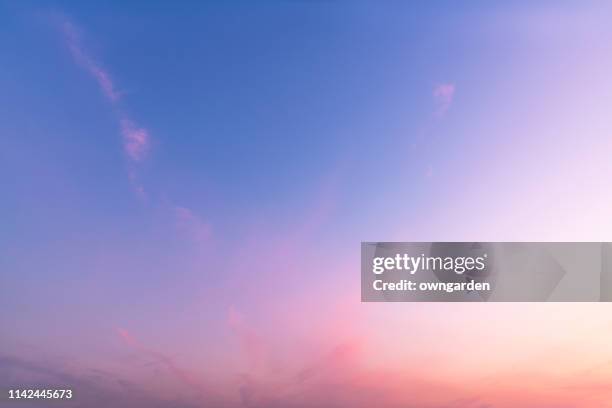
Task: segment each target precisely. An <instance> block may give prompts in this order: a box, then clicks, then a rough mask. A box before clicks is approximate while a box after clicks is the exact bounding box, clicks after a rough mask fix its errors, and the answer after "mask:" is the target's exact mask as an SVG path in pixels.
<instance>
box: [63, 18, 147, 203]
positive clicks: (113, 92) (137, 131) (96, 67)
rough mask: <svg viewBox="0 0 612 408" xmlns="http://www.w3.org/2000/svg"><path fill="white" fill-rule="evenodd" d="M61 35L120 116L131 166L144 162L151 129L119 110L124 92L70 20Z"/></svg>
mask: <svg viewBox="0 0 612 408" xmlns="http://www.w3.org/2000/svg"><path fill="white" fill-rule="evenodd" d="M60 27H61V32H62V34H63V36H64V40H65V42H66V45H67V47H68V49H69V50H70V54H71V55H72V57H73V59H74V62H75V63H76V64H77V65H79V66H80V67H82V68H83V69H84V70H85V71H86V72H88V73H89V74H90V75H91V77H92V78H93V79H95V80H96V82H97V83H98V86H99V87H100V90H101V92H102V94H103V95H104V96H105V98H106V99H107V100H108V101H109V102H110V103H111V105H112V106H113V107H114V108H115V109H116V110H117V112H118V113H119V127H120V130H121V136H122V139H123V150H124V152H125V154H126V156H127V158H128V159H129V160H130V162H131V163H137V162H140V161H142V160H143V159H144V158H145V157H146V155H147V153H148V151H149V150H150V146H151V136H150V133H149V131H148V130H147V129H145V128H144V127H142V126H139V125H137V124H136V122H135V121H134V120H133V119H132V118H131V117H130V116H129V115H128V114H127V113H125V111H124V110H123V109H122V108H121V107H120V106H119V101H120V99H121V92H119V91H118V90H117V86H116V84H115V81H114V80H113V78H112V76H111V74H110V73H109V72H108V71H107V70H106V69H104V68H103V66H102V64H101V63H100V62H98V61H97V60H96V58H94V57H93V56H92V55H91V53H90V52H89V51H88V50H87V49H86V47H85V46H84V44H83V41H82V39H81V34H80V30H79V29H78V27H77V26H76V25H75V24H74V23H73V22H72V21H70V20H69V19H68V18H66V17H63V18H62V19H61V20H60ZM134 174H135V172H133V171H131V172H130V181H131V182H132V183H133V184H134V185H135V188H136V190H137V192H139V194H140V193H142V192H143V187H142V186H141V185H139V184H138V183H136V182H135V180H134Z"/></svg>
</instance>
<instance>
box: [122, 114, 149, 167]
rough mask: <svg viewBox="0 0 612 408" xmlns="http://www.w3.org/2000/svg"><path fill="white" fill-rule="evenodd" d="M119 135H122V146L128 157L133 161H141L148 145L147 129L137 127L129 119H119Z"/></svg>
mask: <svg viewBox="0 0 612 408" xmlns="http://www.w3.org/2000/svg"><path fill="white" fill-rule="evenodd" d="M121 135H122V136H123V147H124V149H125V153H126V154H127V155H128V157H129V158H130V159H131V160H133V161H135V162H138V161H141V160H142V159H143V158H144V157H145V155H146V153H147V151H148V150H149V145H150V136H149V132H148V131H147V129H145V128H142V127H138V126H137V125H136V124H134V122H132V121H131V120H130V119H125V118H124V119H121Z"/></svg>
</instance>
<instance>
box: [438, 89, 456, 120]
mask: <svg viewBox="0 0 612 408" xmlns="http://www.w3.org/2000/svg"><path fill="white" fill-rule="evenodd" d="M454 97H455V84H451V83H445V84H438V85H436V86H435V87H434V90H433V98H434V102H435V103H436V115H438V116H442V115H444V114H445V113H446V112H447V111H448V110H449V109H450V107H451V105H452V103H453V98H454Z"/></svg>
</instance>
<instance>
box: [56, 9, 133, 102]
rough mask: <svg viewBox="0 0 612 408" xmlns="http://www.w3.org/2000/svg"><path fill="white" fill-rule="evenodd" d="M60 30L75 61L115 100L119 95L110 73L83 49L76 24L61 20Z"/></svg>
mask: <svg viewBox="0 0 612 408" xmlns="http://www.w3.org/2000/svg"><path fill="white" fill-rule="evenodd" d="M61 28H62V32H63V34H64V38H65V40H66V43H67V45H68V49H69V50H70V53H71V54H72V57H73V58H74V60H75V62H76V63H77V64H79V65H80V66H81V67H83V68H84V69H85V70H86V71H87V72H89V74H91V76H93V77H94V78H95V80H96V81H97V82H98V85H99V86H100V89H101V90H102V93H103V94H104V96H106V97H107V98H108V99H109V100H110V101H111V102H116V101H118V100H119V98H120V97H121V95H120V93H119V92H118V91H117V89H116V87H115V84H114V83H113V80H112V78H111V76H110V74H109V73H108V72H107V71H106V70H105V69H103V68H102V67H101V66H100V65H99V64H98V63H97V62H96V61H95V60H94V59H93V58H92V57H91V55H90V54H89V53H88V52H86V51H85V49H84V48H83V45H82V42H81V36H80V34H79V30H78V29H77V28H76V26H75V25H74V24H73V23H72V22H71V21H69V20H65V19H64V21H62V23H61Z"/></svg>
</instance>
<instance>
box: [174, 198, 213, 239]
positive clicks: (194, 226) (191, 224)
mask: <svg viewBox="0 0 612 408" xmlns="http://www.w3.org/2000/svg"><path fill="white" fill-rule="evenodd" d="M174 215H175V217H176V226H177V228H178V229H179V230H180V231H183V232H185V233H186V234H188V235H190V236H191V238H192V239H194V240H195V241H196V243H199V244H201V243H204V242H206V241H208V239H209V238H210V237H211V235H212V230H211V227H210V225H209V224H208V223H206V222H205V221H204V220H202V219H201V218H200V217H199V216H198V215H196V214H195V213H194V212H193V211H191V210H190V209H189V208H186V207H181V206H175V207H174Z"/></svg>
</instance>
